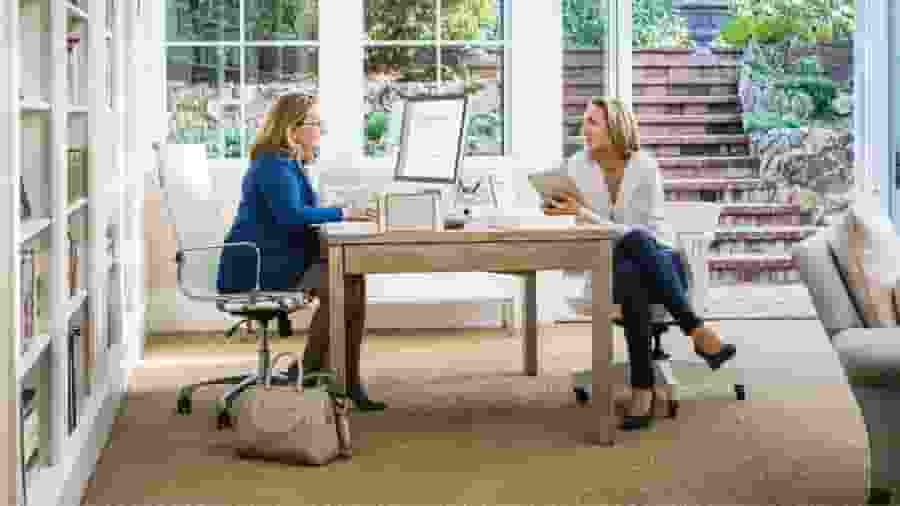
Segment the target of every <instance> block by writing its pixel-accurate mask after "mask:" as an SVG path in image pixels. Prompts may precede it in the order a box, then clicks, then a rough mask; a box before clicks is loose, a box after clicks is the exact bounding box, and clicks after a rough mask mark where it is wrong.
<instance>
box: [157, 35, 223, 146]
mask: <svg viewBox="0 0 900 506" xmlns="http://www.w3.org/2000/svg"><path fill="white" fill-rule="evenodd" d="M239 55H240V53H239V50H238V49H237V48H217V47H169V48H167V50H166V58H167V65H166V79H167V91H168V93H167V95H168V104H167V105H168V108H167V110H168V111H169V114H170V115H171V118H170V119H171V121H170V122H169V125H170V129H172V133H174V134H175V142H177V143H181V144H195V143H205V144H206V145H207V148H208V153H209V157H210V158H211V159H217V158H223V157H235V156H239V153H240V133H239V128H240V123H241V121H240V96H239V82H240V67H239V65H240V58H239ZM235 136H237V138H238V140H237V148H234V145H235V144H234V142H235V140H234V139H235Z"/></svg>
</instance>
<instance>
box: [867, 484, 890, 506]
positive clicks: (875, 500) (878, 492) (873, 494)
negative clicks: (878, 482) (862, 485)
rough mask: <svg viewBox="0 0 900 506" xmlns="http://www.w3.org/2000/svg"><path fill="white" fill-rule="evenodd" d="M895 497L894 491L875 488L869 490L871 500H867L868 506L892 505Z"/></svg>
mask: <svg viewBox="0 0 900 506" xmlns="http://www.w3.org/2000/svg"><path fill="white" fill-rule="evenodd" d="M893 496H894V491H893V490H890V489H886V488H874V487H873V488H871V489H869V498H868V499H867V500H866V504H891V503H892V501H893Z"/></svg>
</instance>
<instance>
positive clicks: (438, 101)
mask: <svg viewBox="0 0 900 506" xmlns="http://www.w3.org/2000/svg"><path fill="white" fill-rule="evenodd" d="M468 102H469V100H468V97H467V96H466V95H464V94H460V95H440V96H427V95H426V96H415V97H405V98H404V107H403V123H402V126H401V132H400V146H399V150H398V153H397V165H396V167H395V170H394V180H395V181H406V182H417V183H439V184H450V185H455V184H456V183H457V181H459V177H460V164H461V163H462V157H463V145H464V142H465V135H464V134H465V119H466V109H467V107H468Z"/></svg>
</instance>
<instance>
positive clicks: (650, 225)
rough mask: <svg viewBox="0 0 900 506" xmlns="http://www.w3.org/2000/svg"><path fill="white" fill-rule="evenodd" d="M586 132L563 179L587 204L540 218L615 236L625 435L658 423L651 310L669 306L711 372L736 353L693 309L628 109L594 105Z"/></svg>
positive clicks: (657, 182)
mask: <svg viewBox="0 0 900 506" xmlns="http://www.w3.org/2000/svg"><path fill="white" fill-rule="evenodd" d="M582 129H583V132H584V141H585V148H584V150H582V151H580V152H578V153H576V154H575V155H573V156H572V157H571V158H569V159H568V160H567V161H566V162H565V163H564V164H563V165H562V168H561V171H562V172H563V173H565V174H568V175H569V176H571V177H572V178H574V179H575V181H576V183H577V185H578V189H579V191H580V192H581V195H582V198H583V200H582V201H580V200H579V199H578V198H577V197H576V196H575V195H571V194H565V195H561V196H560V197H559V198H557V199H554V200H553V201H552V202H549V203H546V204H545V207H544V209H543V211H544V213H545V214H547V215H555V216H560V215H574V216H576V221H577V222H581V223H585V222H588V223H603V224H609V225H611V226H612V227H613V230H614V231H615V233H616V236H617V239H616V243H615V247H614V251H613V265H614V276H613V299H614V301H615V302H616V303H617V304H620V305H621V308H622V319H623V323H624V327H625V339H626V341H627V343H628V357H629V363H630V370H631V378H630V382H631V386H632V399H631V405H630V406H629V410H628V414H627V415H626V416H625V419H624V421H623V423H622V425H621V428H622V429H623V430H635V429H642V428H645V427H648V426H650V424H651V422H652V420H653V416H652V415H653V409H652V406H653V400H654V397H653V395H654V394H653V392H654V390H653V379H654V377H653V369H652V363H651V343H650V341H651V332H650V330H651V328H650V319H651V305H652V304H659V303H661V304H663V305H664V306H665V308H666V309H667V310H668V311H669V313H670V314H671V315H672V316H673V317H674V318H675V320H676V321H677V322H678V325H679V326H680V327H681V329H682V330H683V331H684V333H685V334H686V335H688V336H690V337H691V338H692V339H693V341H694V350H695V352H696V353H697V354H698V355H699V356H701V357H702V358H703V359H705V360H706V362H707V363H708V364H709V366H710V368H712V369H714V370H715V369H718V368H719V367H721V365H722V364H723V363H724V362H726V361H727V360H729V359H731V358H732V357H733V356H734V355H735V353H736V348H735V346H734V345H733V344H725V343H723V342H722V340H721V339H720V338H719V335H718V334H717V333H716V332H715V330H713V329H712V328H710V327H709V326H707V325H705V324H704V323H703V321H702V320H701V319H700V318H699V317H698V316H697V315H696V313H695V312H694V311H693V309H692V308H691V305H690V302H689V300H688V298H687V291H686V282H687V276H686V273H685V269H684V266H683V265H682V263H681V259H680V257H679V255H677V254H675V253H674V251H673V249H672V248H673V240H674V237H673V235H672V231H671V230H670V229H669V228H668V227H667V226H666V223H665V219H664V216H663V205H664V193H663V181H662V175H661V173H660V171H659V166H658V165H657V163H656V160H655V159H654V158H653V157H652V156H651V155H650V154H648V153H646V152H644V151H642V150H641V149H640V138H639V135H638V125H637V121H636V120H635V118H634V115H633V114H632V112H631V111H630V109H629V108H628V107H627V106H626V105H625V104H624V102H622V101H621V100H619V99H615V98H605V97H603V98H594V99H592V100H591V103H590V104H589V105H588V107H587V109H586V110H585V112H584V117H583V121H582ZM588 275H589V273H588ZM588 282H590V279H588Z"/></svg>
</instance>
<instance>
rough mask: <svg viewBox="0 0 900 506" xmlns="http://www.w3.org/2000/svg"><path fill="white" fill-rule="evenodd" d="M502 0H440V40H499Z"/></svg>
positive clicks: (500, 37) (501, 26) (501, 35)
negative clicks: (472, 0)
mask: <svg viewBox="0 0 900 506" xmlns="http://www.w3.org/2000/svg"><path fill="white" fill-rule="evenodd" d="M503 3H504V2H503V0H480V1H477V2H471V1H467V0H441V40H466V41H475V40H477V41H500V40H503V38H504V37H503V30H504V23H503V21H504V19H503Z"/></svg>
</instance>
